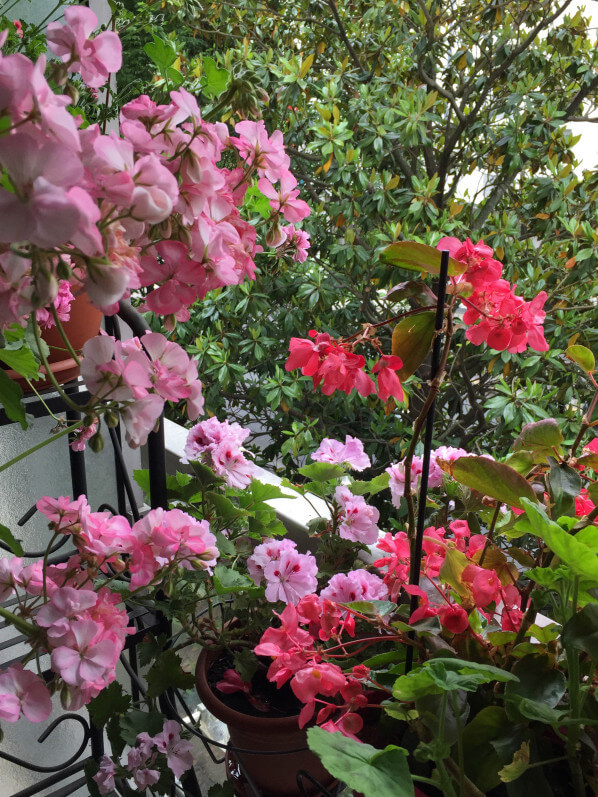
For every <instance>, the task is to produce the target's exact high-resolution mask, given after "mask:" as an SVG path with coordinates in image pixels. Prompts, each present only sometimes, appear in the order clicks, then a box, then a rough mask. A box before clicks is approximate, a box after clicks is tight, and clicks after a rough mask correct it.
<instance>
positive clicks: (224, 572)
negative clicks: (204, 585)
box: [214, 565, 255, 595]
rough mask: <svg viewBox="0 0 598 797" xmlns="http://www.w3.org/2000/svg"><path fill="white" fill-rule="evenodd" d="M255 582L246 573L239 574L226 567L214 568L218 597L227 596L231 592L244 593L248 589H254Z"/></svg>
mask: <svg viewBox="0 0 598 797" xmlns="http://www.w3.org/2000/svg"><path fill="white" fill-rule="evenodd" d="M254 587H255V582H254V581H253V580H252V579H251V578H249V576H246V575H245V574H244V573H238V572H237V571H236V570H231V569H230V568H229V567H225V566H224V565H216V567H215V568H214V589H215V590H216V593H217V594H218V595H226V594H227V593H229V592H243V590H246V589H253V588H254Z"/></svg>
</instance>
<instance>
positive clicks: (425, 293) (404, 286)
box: [384, 280, 437, 307]
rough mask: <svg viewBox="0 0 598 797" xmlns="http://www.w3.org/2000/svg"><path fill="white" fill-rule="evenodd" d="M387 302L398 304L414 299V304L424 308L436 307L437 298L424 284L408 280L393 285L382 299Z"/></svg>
mask: <svg viewBox="0 0 598 797" xmlns="http://www.w3.org/2000/svg"><path fill="white" fill-rule="evenodd" d="M384 298H385V299H387V300H388V301H389V302H400V301H402V300H403V299H415V301H416V302H418V303H419V304H421V305H422V306H424V307H427V306H428V305H436V302H437V297H436V294H435V293H434V291H432V290H431V289H430V288H428V286H427V285H426V284H425V283H424V282H416V281H415V280H408V281H407V282H399V283H398V285H394V286H393V287H392V288H391V289H390V290H389V291H388V293H387V294H386V296H385V297H384Z"/></svg>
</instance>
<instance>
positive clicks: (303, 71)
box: [299, 53, 315, 78]
mask: <svg viewBox="0 0 598 797" xmlns="http://www.w3.org/2000/svg"><path fill="white" fill-rule="evenodd" d="M314 55H315V53H312V54H311V55H308V56H307V58H306V59H305V60H304V61H303V63H302V64H301V69H300V71H299V77H300V78H302V77H305V76H306V75H307V73H308V72H309V70H310V68H311V65H312V64H313V62H314Z"/></svg>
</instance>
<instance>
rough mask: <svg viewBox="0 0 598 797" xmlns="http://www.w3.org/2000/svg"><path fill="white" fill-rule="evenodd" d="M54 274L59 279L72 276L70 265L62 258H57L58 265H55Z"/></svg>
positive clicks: (67, 278) (66, 278)
mask: <svg viewBox="0 0 598 797" xmlns="http://www.w3.org/2000/svg"><path fill="white" fill-rule="evenodd" d="M56 276H57V277H58V279H59V280H69V279H70V278H71V277H72V276H73V272H72V269H71V267H70V266H69V264H68V263H66V262H65V261H64V260H63V259H62V258H59V259H58V265H57V266H56Z"/></svg>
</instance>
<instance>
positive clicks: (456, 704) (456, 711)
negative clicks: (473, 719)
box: [450, 691, 465, 797]
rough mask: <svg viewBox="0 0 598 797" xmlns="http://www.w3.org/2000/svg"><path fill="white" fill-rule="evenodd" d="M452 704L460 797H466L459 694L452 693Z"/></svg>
mask: <svg viewBox="0 0 598 797" xmlns="http://www.w3.org/2000/svg"><path fill="white" fill-rule="evenodd" d="M450 694H451V704H452V707H453V714H454V715H455V723H456V725H457V760H458V762H459V797H465V755H464V752H463V733H462V727H461V712H460V710H459V700H458V697H457V692H454V691H453V692H451V693H450Z"/></svg>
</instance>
